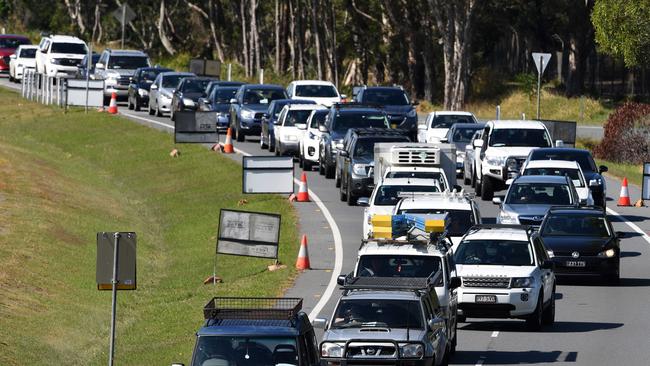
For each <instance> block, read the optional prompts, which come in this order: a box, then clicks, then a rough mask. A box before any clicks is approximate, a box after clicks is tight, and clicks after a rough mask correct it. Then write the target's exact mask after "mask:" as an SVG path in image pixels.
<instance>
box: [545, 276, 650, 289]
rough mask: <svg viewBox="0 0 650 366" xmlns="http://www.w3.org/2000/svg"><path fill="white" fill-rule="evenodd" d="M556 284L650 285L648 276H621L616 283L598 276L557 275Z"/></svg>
mask: <svg viewBox="0 0 650 366" xmlns="http://www.w3.org/2000/svg"><path fill="white" fill-rule="evenodd" d="M557 284H558V285H562V286H584V287H650V278H623V277H621V279H620V281H619V283H618V284H609V283H607V279H604V278H601V277H599V276H584V277H558V278H557Z"/></svg>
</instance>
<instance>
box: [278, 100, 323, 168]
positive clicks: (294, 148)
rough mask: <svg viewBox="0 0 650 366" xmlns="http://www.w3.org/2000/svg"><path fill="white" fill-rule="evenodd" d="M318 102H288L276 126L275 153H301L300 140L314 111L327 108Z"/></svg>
mask: <svg viewBox="0 0 650 366" xmlns="http://www.w3.org/2000/svg"><path fill="white" fill-rule="evenodd" d="M326 109H327V108H325V107H323V106H322V105H318V104H287V105H285V106H284V108H282V111H281V112H280V115H279V116H278V119H277V121H276V122H275V126H273V134H274V135H275V155H276V156H280V155H285V154H296V155H298V154H299V153H300V141H302V139H303V135H304V134H305V131H306V130H307V120H308V118H309V116H310V115H311V112H312V111H318V110H326Z"/></svg>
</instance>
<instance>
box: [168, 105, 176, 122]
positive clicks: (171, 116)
mask: <svg viewBox="0 0 650 366" xmlns="http://www.w3.org/2000/svg"><path fill="white" fill-rule="evenodd" d="M169 119H171V120H172V121H174V122H176V113H174V108H170V111H169Z"/></svg>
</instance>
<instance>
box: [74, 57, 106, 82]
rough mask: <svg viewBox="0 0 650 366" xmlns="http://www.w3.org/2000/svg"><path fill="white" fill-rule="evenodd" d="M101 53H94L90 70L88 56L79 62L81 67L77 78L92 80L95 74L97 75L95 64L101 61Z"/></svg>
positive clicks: (78, 68) (78, 67) (78, 69)
mask: <svg viewBox="0 0 650 366" xmlns="http://www.w3.org/2000/svg"><path fill="white" fill-rule="evenodd" d="M99 56H100V55H99V53H95V52H93V53H92V55H91V57H92V58H91V59H90V68H88V55H85V56H84V57H83V58H82V59H81V61H79V66H77V74H76V76H75V78H77V79H84V80H85V79H86V76H88V78H91V79H92V76H93V74H95V64H96V63H97V61H99Z"/></svg>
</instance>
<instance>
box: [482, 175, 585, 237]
mask: <svg viewBox="0 0 650 366" xmlns="http://www.w3.org/2000/svg"><path fill="white" fill-rule="evenodd" d="M492 202H493V203H494V204H497V205H499V214H498V215H497V224H515V225H517V224H519V225H534V226H539V225H541V223H542V220H543V219H544V215H546V212H547V211H548V209H549V208H551V206H558V205H559V206H578V205H579V204H580V198H578V192H576V188H575V186H574V185H573V181H572V180H571V178H569V177H566V176H555V175H543V176H542V175H525V176H520V177H518V178H515V179H514V180H513V182H512V184H511V185H510V188H508V192H507V193H506V197H505V200H503V201H502V200H501V198H500V197H494V199H493V200H492Z"/></svg>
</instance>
